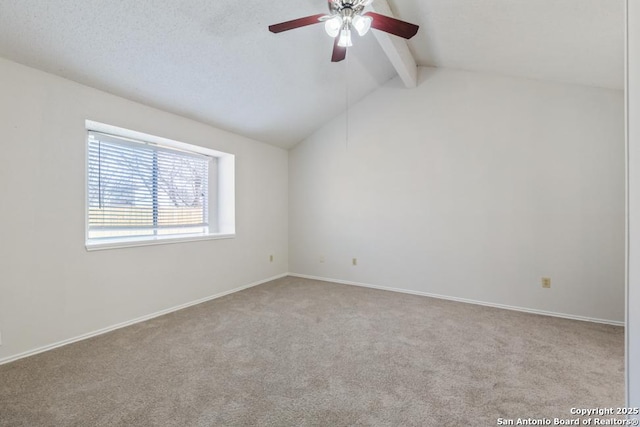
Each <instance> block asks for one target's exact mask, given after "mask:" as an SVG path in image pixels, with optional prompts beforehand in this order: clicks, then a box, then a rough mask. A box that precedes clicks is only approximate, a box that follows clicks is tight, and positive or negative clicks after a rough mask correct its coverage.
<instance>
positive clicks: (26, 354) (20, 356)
mask: <svg viewBox="0 0 640 427" xmlns="http://www.w3.org/2000/svg"><path fill="white" fill-rule="evenodd" d="M288 275H289V274H288V273H283V274H279V275H277V276H273V277H270V278H268V279H264V280H259V281H257V282H253V283H250V284H248V285H244V286H240V287H238V288H235V289H231V290H230V291H225V292H221V293H219V294H215V295H211V296H208V297H204V298H200V299H198V300H195V301H191V302H188V303H185V304H181V305H177V306H175V307H171V308H167V309H165V310H160V311H157V312H155V313H151V314H147V315H146V316H141V317H138V318H135V319H132V320H128V321H126V322H122V323H118V324H116V325H112V326H107V327H106V328H102V329H98V330H97V331H93V332H88V333H86V334H82V335H79V336H77V337H73V338H69V339H66V340H63V341H58V342H56V343H53V344H49V345H45V346H42V347H38V348H36V349H33V350H29V351H25V352H22V353H19V354H15V355H13V356H9V357H5V358H3V359H0V365H3V364H5V363H9V362H14V361H16V360H18V359H23V358H25V357H29V356H33V355H36V354H38V353H43V352H45V351H49V350H53V349H54V348H58V347H62V346H65V345H67V344H72V343H74V342H78V341H82V340H86V339H87V338H92V337H95V336H98V335H102V334H106V333H107V332H111V331H115V330H116V329H120V328H124V327H126V326H130V325H134V324H136V323H140V322H144V321H146V320H150V319H153V318H155V317H160V316H164V315H165V314H169V313H173V312H174V311H178V310H182V309H185V308H188V307H191V306H194V305H198V304H202V303H203V302H207V301H211V300H214V299H216V298H220V297H223V296H225V295H229V294H233V293H235V292H240V291H242V290H245V289H248V288H252V287H254V286H258V285H261V284H263V283H267V282H270V281H272V280H276V279H280V278H282V277H286V276H288Z"/></svg>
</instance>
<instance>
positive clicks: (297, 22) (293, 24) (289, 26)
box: [269, 13, 326, 33]
mask: <svg viewBox="0 0 640 427" xmlns="http://www.w3.org/2000/svg"><path fill="white" fill-rule="evenodd" d="M323 16H326V15H325V14H324V13H320V14H318V15H311V16H306V17H304V18H298V19H294V20H293V21H287V22H281V23H280V24H274V25H269V31H271V32H272V33H281V32H283V31H289V30H293V29H296V28H300V27H306V26H307V25H313V24H318V23H319V22H320V18H322V17H323Z"/></svg>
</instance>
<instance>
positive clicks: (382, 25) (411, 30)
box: [364, 12, 420, 39]
mask: <svg viewBox="0 0 640 427" xmlns="http://www.w3.org/2000/svg"><path fill="white" fill-rule="evenodd" d="M364 15H365V16H370V17H371V18H373V22H372V23H371V27H373V28H375V29H376V30H380V31H384V32H385V33H390V34H394V35H396V36H399V37H403V38H405V39H410V38H411V37H413V36H415V35H416V33H417V32H418V28H420V27H419V26H418V25H414V24H410V23H408V22H404V21H401V20H399V19H395V18H391V17H390V16H385V15H380V14H379V13H375V12H367V13H365V14H364Z"/></svg>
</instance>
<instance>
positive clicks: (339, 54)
mask: <svg viewBox="0 0 640 427" xmlns="http://www.w3.org/2000/svg"><path fill="white" fill-rule="evenodd" d="M339 40H340V37H336V38H335V41H334V42H333V55H331V62H340V61H342V60H344V59H345V58H346V57H347V48H346V47H344V46H338V41H339Z"/></svg>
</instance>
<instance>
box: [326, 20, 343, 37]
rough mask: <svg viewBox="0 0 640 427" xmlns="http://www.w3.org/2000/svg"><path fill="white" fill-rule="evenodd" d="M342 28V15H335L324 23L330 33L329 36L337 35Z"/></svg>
mask: <svg viewBox="0 0 640 427" xmlns="http://www.w3.org/2000/svg"><path fill="white" fill-rule="evenodd" d="M341 28H342V17H341V16H340V15H335V16H333V17H332V18H330V19H327V20H326V21H325V23H324V30H325V31H326V32H327V34H329V37H337V36H338V34H339V33H340V29H341Z"/></svg>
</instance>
